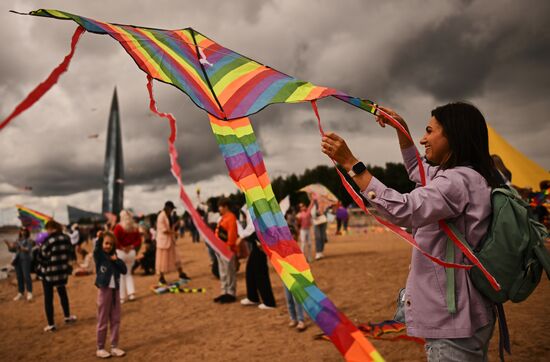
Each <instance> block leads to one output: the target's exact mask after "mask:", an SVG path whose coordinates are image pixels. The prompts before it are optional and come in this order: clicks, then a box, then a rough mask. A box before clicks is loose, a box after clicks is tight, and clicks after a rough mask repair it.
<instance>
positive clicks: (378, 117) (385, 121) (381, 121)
mask: <svg viewBox="0 0 550 362" xmlns="http://www.w3.org/2000/svg"><path fill="white" fill-rule="evenodd" d="M378 108H379V109H380V110H382V111H383V112H384V113H387V114H388V115H390V116H391V117H392V118H393V119H395V120H396V121H397V122H399V124H401V125H402V126H403V127H404V128H405V129H407V122H405V120H404V119H403V117H401V116H400V115H399V114H397V113H396V112H395V111H394V110H393V109H391V108H386V107H382V106H378ZM376 122H378V124H379V125H380V127H382V128H384V127H386V125H389V126H391V127H393V128H395V129H397V126H396V125H395V124H394V123H393V122H392V121H390V119H389V118H388V117H386V116H385V115H384V114H382V113H381V112H378V114H377V115H376Z"/></svg>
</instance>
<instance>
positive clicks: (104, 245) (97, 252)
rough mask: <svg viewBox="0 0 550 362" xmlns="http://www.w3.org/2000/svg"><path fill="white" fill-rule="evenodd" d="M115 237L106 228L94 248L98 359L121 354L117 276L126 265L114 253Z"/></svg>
mask: <svg viewBox="0 0 550 362" xmlns="http://www.w3.org/2000/svg"><path fill="white" fill-rule="evenodd" d="M115 244H116V238H115V235H114V234H113V233H111V232H109V231H107V232H105V233H104V234H103V238H101V237H100V238H99V239H98V240H97V242H96V244H95V247H94V261H95V268H96V280H95V285H96V286H97V288H98V293H97V352H96V356H97V357H99V358H109V357H111V356H114V357H122V356H124V355H125V354H126V352H124V351H123V350H121V349H119V348H117V344H118V332H119V328H120V295H119V286H120V275H121V274H126V272H127V270H126V264H124V262H123V261H122V260H120V259H119V258H118V257H117V255H116V250H115ZM108 322H109V323H110V324H111V353H109V352H107V351H106V350H105V339H106V338H107V323H108Z"/></svg>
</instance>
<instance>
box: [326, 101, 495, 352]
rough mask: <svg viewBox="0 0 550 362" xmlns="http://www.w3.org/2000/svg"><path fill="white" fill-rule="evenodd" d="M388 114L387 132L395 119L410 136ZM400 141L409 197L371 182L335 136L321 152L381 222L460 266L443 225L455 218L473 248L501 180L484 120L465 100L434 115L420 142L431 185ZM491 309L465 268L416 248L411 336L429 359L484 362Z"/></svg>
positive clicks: (409, 305)
mask: <svg viewBox="0 0 550 362" xmlns="http://www.w3.org/2000/svg"><path fill="white" fill-rule="evenodd" d="M382 111H383V112H381V114H382V115H384V116H379V117H378V119H377V121H378V123H379V124H380V125H381V126H382V127H384V126H385V125H386V124H391V125H393V124H392V123H387V120H386V119H385V118H384V117H386V116H385V115H386V114H389V115H390V116H392V117H394V118H395V119H396V120H397V121H398V122H399V123H400V124H401V126H403V127H404V129H406V130H407V132H408V127H407V125H406V123H405V121H404V120H403V119H402V118H401V117H400V116H399V115H398V114H396V113H395V112H393V111H392V110H390V109H385V108H382ZM396 129H397V128H396ZM398 137H399V145H400V147H401V152H402V154H403V160H404V162H405V166H406V168H407V171H408V173H409V178H410V179H411V181H413V182H416V184H417V185H418V187H417V188H416V189H415V190H413V191H412V192H410V193H408V194H400V193H398V192H396V191H395V190H392V189H390V188H388V187H386V186H385V185H384V184H382V183H381V182H380V181H379V180H377V179H376V178H375V177H373V176H372V175H371V174H370V173H369V171H368V170H366V168H365V167H364V166H362V165H363V164H362V162H360V161H358V159H357V158H355V156H354V155H353V153H352V152H351V150H350V149H349V148H348V146H347V144H346V142H345V141H344V140H343V139H342V138H341V137H340V136H338V135H337V134H335V133H327V134H326V135H325V136H324V137H323V140H322V143H321V148H322V150H323V152H324V153H326V154H327V155H328V156H330V157H331V158H332V159H333V160H335V161H336V162H338V163H339V164H340V165H342V167H343V168H344V169H345V170H346V171H348V173H349V174H350V176H352V177H353V180H354V181H355V183H356V184H357V185H358V186H359V188H360V189H361V193H362V194H363V196H365V197H366V198H367V200H369V202H370V203H371V205H372V206H373V207H375V208H376V209H377V211H378V212H379V213H380V214H381V215H382V216H383V217H385V218H386V219H387V220H389V221H391V222H393V223H395V224H397V225H399V226H403V227H407V228H412V230H413V235H414V238H415V239H416V241H417V242H418V244H419V245H422V246H423V247H424V248H425V250H426V251H428V252H429V253H430V254H431V255H433V256H436V257H438V258H440V259H445V260H447V261H452V262H462V260H463V259H464V255H462V253H461V252H459V251H457V250H454V247H453V245H452V244H450V247H449V244H448V243H447V235H446V234H445V232H444V231H443V230H441V229H440V227H439V225H438V221H439V220H451V221H452V222H453V224H454V225H456V226H457V227H458V229H459V230H460V232H461V233H462V234H463V235H466V240H468V243H469V244H470V245H471V247H472V248H476V246H478V244H479V243H480V241H481V240H482V239H483V237H484V236H485V234H486V233H487V229H488V226H489V223H490V216H491V201H490V194H491V187H494V186H497V185H498V179H497V178H496V171H495V169H494V166H493V162H492V159H491V156H490V155H489V146H488V135H487V125H486V123H485V119H484V117H483V115H482V114H481V112H480V111H479V110H478V109H477V108H476V107H474V106H473V105H470V104H466V103H450V104H447V105H444V106H441V107H438V108H436V109H434V110H433V111H432V117H431V119H430V120H429V122H428V125H427V126H426V134H425V135H424V136H423V137H422V140H421V141H420V143H421V144H422V145H424V146H425V147H426V157H425V159H423V160H422V161H423V166H424V169H425V171H426V182H425V184H424V182H423V181H421V178H420V172H419V169H420V168H419V164H418V163H417V161H416V156H415V151H416V150H415V147H414V144H413V142H412V141H410V140H409V139H408V138H407V137H406V136H405V135H404V134H403V133H402V132H400V131H399V130H398ZM450 250H452V252H451V251H450ZM453 288H454V289H453ZM492 308H493V306H492V304H491V302H490V301H489V300H487V299H486V298H485V297H483V296H482V295H481V294H480V293H479V291H478V290H477V289H475V287H474V286H473V284H472V281H471V280H470V277H469V275H468V273H467V271H466V270H465V269H445V268H444V267H443V266H441V265H438V264H434V263H432V262H431V261H430V260H429V259H427V258H425V257H424V256H423V255H422V254H421V253H420V252H419V251H418V250H417V249H413V254H412V259H411V269H410V272H409V276H408V278H407V287H406V292H405V319H406V323H407V334H409V335H410V336H415V337H422V338H425V339H426V353H427V357H428V360H429V361H434V360H438V361H440V360H441V361H447V360H451V356H454V357H455V358H458V360H464V361H482V360H486V358H487V349H488V346H489V341H490V339H491V336H492V333H493V329H494V323H495V317H494V314H493V310H492Z"/></svg>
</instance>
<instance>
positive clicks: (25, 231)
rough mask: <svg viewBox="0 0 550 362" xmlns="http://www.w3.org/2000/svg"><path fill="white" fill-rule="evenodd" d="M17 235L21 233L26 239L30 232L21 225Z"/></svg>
mask: <svg viewBox="0 0 550 362" xmlns="http://www.w3.org/2000/svg"><path fill="white" fill-rule="evenodd" d="M19 235H21V236H22V237H23V238H24V239H27V238H28V237H29V236H31V233H30V231H29V229H27V228H26V227H22V228H21V229H19Z"/></svg>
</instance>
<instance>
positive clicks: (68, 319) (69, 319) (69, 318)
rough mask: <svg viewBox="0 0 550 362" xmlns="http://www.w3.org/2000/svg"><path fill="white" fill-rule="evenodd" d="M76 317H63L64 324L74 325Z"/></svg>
mask: <svg viewBox="0 0 550 362" xmlns="http://www.w3.org/2000/svg"><path fill="white" fill-rule="evenodd" d="M76 319H77V318H76V316H75V315H71V316H68V317H65V323H74V322H76Z"/></svg>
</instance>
